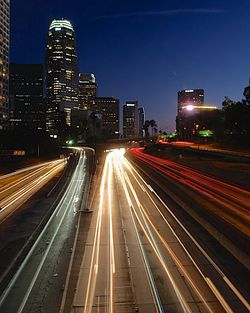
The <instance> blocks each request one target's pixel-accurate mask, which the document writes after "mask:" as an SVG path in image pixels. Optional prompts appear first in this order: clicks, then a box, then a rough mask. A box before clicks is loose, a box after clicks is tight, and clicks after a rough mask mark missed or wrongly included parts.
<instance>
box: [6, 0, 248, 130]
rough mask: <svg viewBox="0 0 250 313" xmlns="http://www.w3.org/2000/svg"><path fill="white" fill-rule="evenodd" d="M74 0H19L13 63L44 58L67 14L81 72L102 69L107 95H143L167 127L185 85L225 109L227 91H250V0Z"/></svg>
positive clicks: (149, 111) (102, 90) (151, 113)
mask: <svg viewBox="0 0 250 313" xmlns="http://www.w3.org/2000/svg"><path fill="white" fill-rule="evenodd" d="M74 4H75V5H74V6H72V5H71V4H70V5H69V4H68V3H67V2H66V1H61V2H60V5H59V2H58V1H54V2H53V3H49V2H47V3H44V1H37V2H36V4H35V5H34V4H33V3H32V1H25V3H19V2H18V1H16V0H14V1H12V10H11V15H12V21H13V22H12V24H11V61H12V62H16V63H40V62H43V61H44V55H45V51H44V45H45V42H46V31H47V28H48V26H49V23H50V22H51V20H52V19H54V18H62V17H63V18H65V19H69V20H70V21H72V24H73V26H74V28H75V31H76V34H77V35H76V41H77V53H78V56H79V69H80V72H85V73H87V72H90V73H94V74H95V76H96V78H97V80H98V82H99V95H100V96H103V97H105V96H111V97H115V98H119V99H120V103H121V104H124V103H125V102H126V101H127V99H138V100H139V101H140V103H142V104H143V106H144V107H145V111H146V119H148V118H149V119H151V118H152V119H155V120H156V121H157V123H158V125H159V128H161V129H162V130H173V129H174V128H175V117H176V113H177V112H176V111H177V109H176V108H177V91H178V90H182V89H195V88H203V89H204V90H205V95H206V96H205V104H209V105H216V106H217V107H218V108H220V107H221V103H222V101H223V100H224V96H228V97H230V98H232V99H233V100H241V98H242V97H243V91H244V88H245V87H246V86H247V85H248V78H249V76H250V75H249V70H248V68H249V66H248V65H249V58H248V56H249V54H250V44H249V43H248V42H247V41H246V40H245V38H247V34H248V31H247V30H248V27H247V25H248V23H247V16H248V12H249V9H250V4H249V2H248V1H240V3H235V2H234V1H220V2H219V3H218V1H203V3H202V5H201V4H200V2H199V1H191V2H189V4H188V5H187V4H186V3H185V2H184V1H179V2H178V3H174V2H173V1H169V2H167V3H166V1H159V2H158V3H157V4H152V3H151V2H150V1H144V3H143V7H142V6H141V5H140V4H139V3H138V4H134V3H133V2H132V1H126V4H120V6H119V5H118V4H117V3H115V1H108V2H107V3H106V2H105V4H103V3H101V2H100V1H95V3H93V4H90V3H88V2H81V1H75V2H74ZM83 8H84V10H82V9H83ZM79 12H80V13H79ZM23 16H25V18H26V20H27V23H23ZM34 33H35V34H36V35H35V36H33V34H34ZM24 34H26V36H24ZM31 38H32V40H31ZM23 43H24V44H23ZM27 46H28V47H29V49H27ZM20 47H24V48H20ZM124 87H125V88H124Z"/></svg>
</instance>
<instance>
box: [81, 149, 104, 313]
mask: <svg viewBox="0 0 250 313" xmlns="http://www.w3.org/2000/svg"><path fill="white" fill-rule="evenodd" d="M108 160H109V155H107V158H106V160H105V164H104V168H103V173H102V181H101V187H100V201H99V207H98V215H97V221H96V228H95V235H94V242H93V249H92V255H91V262H90V269H89V278H88V284H87V290H86V297H85V304H84V311H83V312H84V313H91V311H92V305H93V298H94V293H95V286H96V280H97V274H98V263H99V252H100V238H101V226H102V215H103V208H104V205H103V197H104V187H105V181H106V176H107V167H108Z"/></svg>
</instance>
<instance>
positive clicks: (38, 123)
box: [9, 63, 45, 130]
mask: <svg viewBox="0 0 250 313" xmlns="http://www.w3.org/2000/svg"><path fill="white" fill-rule="evenodd" d="M9 123H10V127H11V129H29V130H45V107H44V98H43V65H42V64H14V63H13V64H10V111H9Z"/></svg>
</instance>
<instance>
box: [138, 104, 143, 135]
mask: <svg viewBox="0 0 250 313" xmlns="http://www.w3.org/2000/svg"><path fill="white" fill-rule="evenodd" d="M138 115H139V118H138V119H139V136H141V137H142V136H143V125H144V123H145V112H144V108H143V107H140V108H139V109H138Z"/></svg>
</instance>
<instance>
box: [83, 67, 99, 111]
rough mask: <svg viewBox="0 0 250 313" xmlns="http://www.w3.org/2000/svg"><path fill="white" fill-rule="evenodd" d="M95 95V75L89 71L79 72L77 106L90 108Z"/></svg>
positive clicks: (85, 108)
mask: <svg viewBox="0 0 250 313" xmlns="http://www.w3.org/2000/svg"><path fill="white" fill-rule="evenodd" d="M96 96H97V84H96V79H95V75H94V74H91V73H83V74H79V107H80V108H81V109H83V110H92V109H93V106H94V100H95V98H96Z"/></svg>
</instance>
